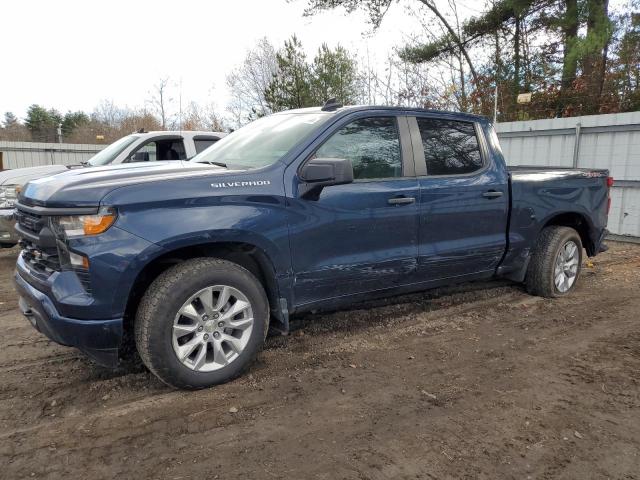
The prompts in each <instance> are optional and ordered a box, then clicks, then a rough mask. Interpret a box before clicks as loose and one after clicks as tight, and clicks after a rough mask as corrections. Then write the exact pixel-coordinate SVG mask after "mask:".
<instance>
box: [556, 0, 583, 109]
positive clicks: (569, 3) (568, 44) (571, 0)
mask: <svg viewBox="0 0 640 480" xmlns="http://www.w3.org/2000/svg"><path fill="white" fill-rule="evenodd" d="M562 37H563V48H562V49H563V59H562V81H561V84H560V100H559V102H558V111H557V116H559V117H561V116H562V113H563V111H564V107H565V105H566V103H567V96H568V94H569V92H570V91H571V90H572V88H573V82H574V81H575V79H576V71H577V70H578V56H577V54H576V52H575V48H576V41H577V38H578V1H577V0H565V13H564V19H563V22H562Z"/></svg>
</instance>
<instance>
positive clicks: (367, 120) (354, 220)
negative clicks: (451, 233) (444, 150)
mask: <svg viewBox="0 0 640 480" xmlns="http://www.w3.org/2000/svg"><path fill="white" fill-rule="evenodd" d="M410 145H411V143H410V139H409V134H408V123H407V120H406V118H405V117H404V116H395V115H388V114H387V115H385V116H369V117H364V118H359V119H357V120H351V121H348V122H347V123H346V124H342V125H341V126H338V127H336V129H335V131H334V132H333V133H332V134H331V135H330V136H329V138H328V139H327V140H325V141H324V142H323V143H322V144H321V145H320V147H319V148H318V149H317V150H316V151H315V153H314V154H313V155H312V156H311V158H314V157H315V158H345V159H348V160H350V161H351V163H352V166H353V170H354V182H353V183H350V184H346V185H334V186H330V187H325V188H324V189H323V190H322V192H321V193H320V195H319V197H318V198H316V199H305V198H300V197H299V196H295V198H292V199H290V205H291V207H292V209H291V210H290V211H291V213H292V215H291V217H290V218H292V219H293V223H292V224H291V225H290V239H291V251H292V266H293V273H294V295H295V300H294V301H295V303H296V305H298V306H300V305H304V304H310V303H314V302H316V301H320V300H325V299H329V298H336V297H344V296H348V295H353V294H358V293H364V292H370V291H374V290H379V289H386V288H391V287H394V286H399V285H402V284H405V283H411V276H412V275H413V273H414V272H415V270H416V261H417V249H418V210H417V201H418V198H419V186H418V182H417V180H416V177H415V167H414V164H413V156H412V153H411V147H410Z"/></svg>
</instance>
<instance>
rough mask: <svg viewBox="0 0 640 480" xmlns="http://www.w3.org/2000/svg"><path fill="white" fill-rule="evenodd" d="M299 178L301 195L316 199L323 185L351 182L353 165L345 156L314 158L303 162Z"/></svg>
mask: <svg viewBox="0 0 640 480" xmlns="http://www.w3.org/2000/svg"><path fill="white" fill-rule="evenodd" d="M300 179H301V180H302V181H303V182H304V183H303V184H302V185H301V186H300V194H301V196H302V197H303V198H310V199H315V200H317V198H318V197H319V195H320V192H321V191H322V189H323V188H324V187H329V186H331V185H344V184H346V183H351V182H353V165H352V164H351V161H350V160H347V159H345V158H314V159H311V160H309V161H308V162H307V163H305V164H304V166H303V167H302V169H301V170H300Z"/></svg>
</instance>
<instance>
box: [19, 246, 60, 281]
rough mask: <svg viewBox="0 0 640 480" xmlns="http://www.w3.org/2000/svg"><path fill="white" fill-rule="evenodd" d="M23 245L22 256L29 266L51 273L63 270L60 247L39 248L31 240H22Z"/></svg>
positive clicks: (41, 271)
mask: <svg viewBox="0 0 640 480" xmlns="http://www.w3.org/2000/svg"><path fill="white" fill-rule="evenodd" d="M20 246H21V247H22V258H24V260H25V262H27V264H29V266H30V267H31V268H33V269H35V270H36V271H38V272H40V273H46V274H48V275H51V274H52V273H53V272H59V271H60V270H61V266H60V257H59V255H58V249H57V248H56V249H47V251H45V250H44V249H39V248H38V247H37V246H36V245H34V244H33V243H32V242H30V241H29V240H25V239H22V240H20Z"/></svg>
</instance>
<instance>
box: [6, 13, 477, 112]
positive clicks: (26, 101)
mask: <svg viewBox="0 0 640 480" xmlns="http://www.w3.org/2000/svg"><path fill="white" fill-rule="evenodd" d="M471 3H473V2H471ZM305 5H306V1H305V0H293V1H289V2H288V1H286V0H226V1H221V0H208V1H205V0H201V1H200V0H181V1H176V0H172V1H165V0H155V1H146V0H129V1H122V0H109V1H108V2H97V1H92V0H82V1H76V0H57V1H51V0H28V1H27V0H20V1H19V0H8V1H5V2H3V5H2V37H3V47H2V50H3V53H2V59H3V62H2V64H3V68H2V70H3V71H2V73H0V113H2V112H5V111H12V112H14V113H15V114H16V115H17V116H18V117H21V118H22V117H24V115H25V112H26V109H27V107H28V106H29V105H31V104H33V103H38V104H41V105H43V106H45V107H47V108H51V107H54V108H56V109H58V110H59V111H61V112H63V113H64V112H66V111H75V110H84V111H88V112H91V111H92V110H93V109H94V107H95V106H96V105H97V104H98V103H99V102H100V101H101V100H102V99H109V100H113V101H114V102H115V103H116V104H117V105H120V106H125V105H127V106H130V107H137V106H142V105H144V104H145V101H146V100H148V99H149V98H150V96H151V92H152V90H153V85H154V84H156V83H157V82H158V80H159V79H160V78H162V77H170V79H171V82H172V84H173V88H174V95H175V97H177V98H178V97H179V96H180V95H179V91H180V90H181V92H182V95H181V96H182V104H183V106H184V105H186V104H187V103H188V102H189V101H196V102H199V103H211V102H213V103H214V104H215V105H216V106H217V107H218V108H220V109H221V110H222V109H224V107H225V106H226V104H227V102H228V99H229V94H228V91H227V87H226V85H225V77H226V75H227V74H228V73H229V72H230V71H231V70H232V69H233V68H234V67H236V66H237V65H239V64H240V63H241V62H242V60H243V59H244V56H245V54H246V51H247V50H248V49H250V48H252V47H253V46H254V45H255V44H256V42H257V41H258V40H259V39H260V38H262V37H267V38H268V39H269V40H270V41H271V43H272V44H273V45H274V46H275V47H276V48H277V47H279V46H281V45H282V44H283V43H284V41H285V40H286V39H287V38H289V37H290V36H291V35H292V34H296V35H297V36H298V37H299V38H300V40H301V41H302V43H303V45H304V47H305V50H307V53H308V55H309V56H313V54H314V53H315V51H316V50H317V49H318V47H319V46H320V45H321V44H322V43H323V42H326V43H327V44H328V45H329V46H335V45H336V44H338V43H339V44H341V45H343V46H344V47H346V48H348V49H349V50H351V51H353V52H354V54H358V55H360V56H361V57H364V56H366V52H367V49H368V51H369V54H370V57H371V58H372V59H373V61H376V59H379V60H380V61H382V59H384V58H385V57H386V55H387V53H388V52H390V51H391V50H392V48H393V46H394V45H397V44H399V43H401V41H402V39H403V38H405V37H406V36H407V35H408V34H410V33H412V32H413V31H417V30H418V29H419V28H420V26H419V24H418V22H417V21H416V20H415V19H412V18H411V16H410V15H407V11H406V8H405V7H403V6H402V5H395V6H394V7H393V8H392V9H390V11H389V14H388V17H387V18H386V19H385V21H384V23H383V25H382V28H381V29H380V30H379V31H377V32H376V33H375V34H374V35H370V34H369V35H367V34H368V33H370V32H371V26H370V25H368V24H367V23H366V16H365V14H364V13H363V12H360V13H354V14H351V15H346V14H345V12H344V11H343V10H340V9H339V10H334V11H331V12H327V13H322V14H320V15H317V16H314V17H310V18H308V17H303V15H302V13H303V10H304V8H305ZM180 84H181V85H182V87H181V89H180V87H179V85H180Z"/></svg>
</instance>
